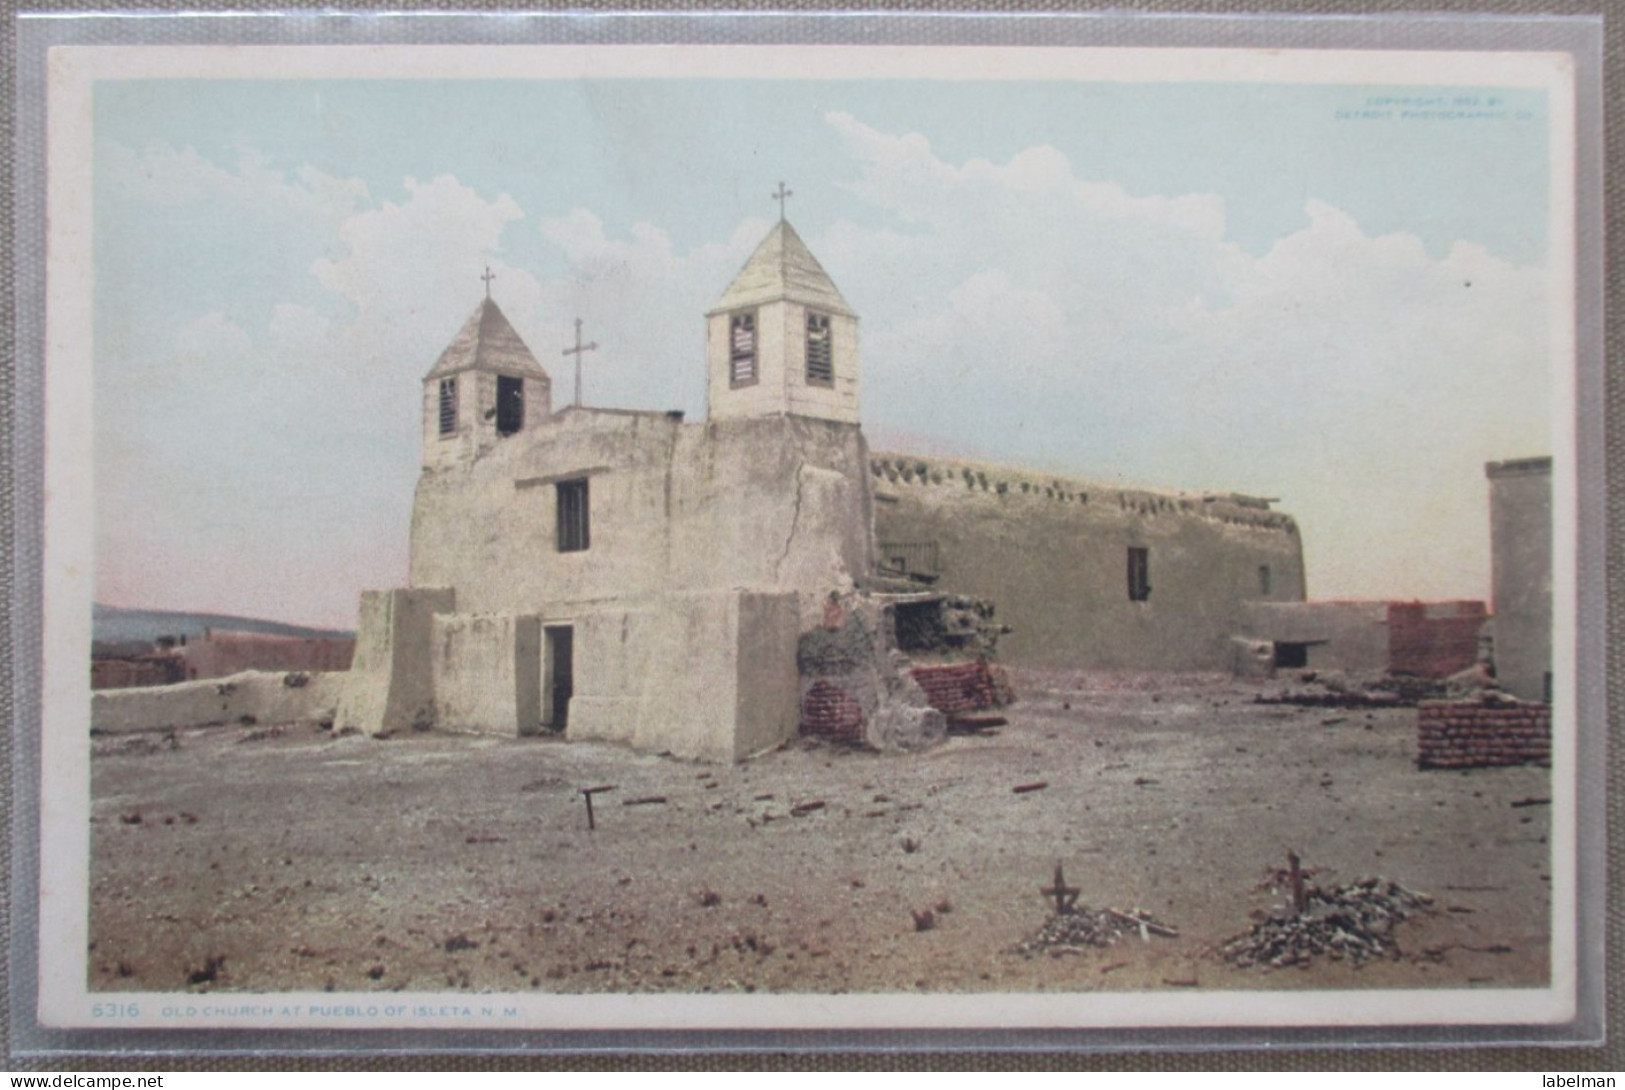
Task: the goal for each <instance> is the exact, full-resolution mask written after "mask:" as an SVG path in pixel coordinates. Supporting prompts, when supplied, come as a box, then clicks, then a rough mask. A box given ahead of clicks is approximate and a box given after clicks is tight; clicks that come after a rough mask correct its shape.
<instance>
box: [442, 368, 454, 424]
mask: <svg viewBox="0 0 1625 1090" xmlns="http://www.w3.org/2000/svg"><path fill="white" fill-rule="evenodd" d="M456 431H457V376H456V375H453V376H452V377H451V378H443V379H441V380H440V434H441V435H451V434H453V433H454V432H456Z"/></svg>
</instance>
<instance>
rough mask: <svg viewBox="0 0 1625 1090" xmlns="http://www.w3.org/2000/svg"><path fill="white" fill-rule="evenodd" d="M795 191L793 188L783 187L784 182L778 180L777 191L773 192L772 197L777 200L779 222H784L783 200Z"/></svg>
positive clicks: (793, 194)
mask: <svg viewBox="0 0 1625 1090" xmlns="http://www.w3.org/2000/svg"><path fill="white" fill-rule="evenodd" d="M795 192H796V191H795V190H793V189H786V188H784V183H783V182H780V183H779V188H778V191H777V192H775V193H774V194H773V199H774V200H776V201H778V202H779V222H780V223H783V222H784V202H785V201H786V200H788V199H789V198H791V197H793V196H795Z"/></svg>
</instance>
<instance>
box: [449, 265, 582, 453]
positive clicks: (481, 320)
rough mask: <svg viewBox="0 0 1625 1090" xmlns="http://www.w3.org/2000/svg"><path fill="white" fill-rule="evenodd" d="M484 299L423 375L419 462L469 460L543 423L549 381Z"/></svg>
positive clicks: (487, 295) (492, 302) (549, 394)
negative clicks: (420, 456) (421, 456)
mask: <svg viewBox="0 0 1625 1090" xmlns="http://www.w3.org/2000/svg"><path fill="white" fill-rule="evenodd" d="M481 279H483V280H484V281H485V298H484V299H482V300H480V305H479V306H477V307H475V308H474V313H473V314H471V315H469V318H468V321H466V322H464V323H463V328H462V329H460V330H458V331H457V336H455V337H453V338H452V341H451V344H449V345H447V346H446V350H445V351H444V352H442V353H441V354H440V358H439V359H438V360H436V361H435V365H434V366H433V367H432V368H430V369H429V373H428V374H427V375H425V376H424V377H423V465H424V468H426V469H431V468H438V467H441V466H447V465H454V464H457V463H459V462H465V461H471V460H473V459H475V458H478V457H479V456H480V455H482V454H485V453H487V452H488V451H490V450H492V449H494V448H495V447H496V445H497V444H498V443H500V442H502V441H503V440H506V439H509V438H512V437H514V436H517V435H521V434H523V433H525V432H527V431H529V430H531V429H532V428H535V427H537V426H538V425H541V424H544V423H545V422H546V421H547V419H548V417H549V416H550V415H551V414H552V411H553V390H552V387H553V382H552V379H550V378H549V377H548V374H547V371H546V370H544V369H543V367H542V365H541V364H539V363H537V362H536V357H535V356H533V355H531V351H530V349H529V348H528V347H526V345H525V342H524V341H523V340H522V339H520V336H519V334H518V333H517V332H515V331H514V328H513V326H512V325H511V324H509V322H508V319H507V316H506V315H504V314H503V313H502V310H501V308H499V307H498V306H497V304H496V301H495V300H494V299H492V298H491V281H492V280H494V279H495V275H494V274H493V273H492V272H491V270H490V269H486V270H485V276H483V277H481Z"/></svg>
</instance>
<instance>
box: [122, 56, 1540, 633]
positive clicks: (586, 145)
mask: <svg viewBox="0 0 1625 1090" xmlns="http://www.w3.org/2000/svg"><path fill="white" fill-rule="evenodd" d="M1396 96H1411V97H1416V98H1425V99H1427V100H1429V101H1430V102H1433V101H1440V100H1442V101H1443V102H1444V103H1445V104H1446V106H1448V107H1450V108H1457V107H1459V108H1461V109H1465V110H1469V111H1481V112H1482V113H1483V114H1486V115H1488V116H1478V117H1474V118H1472V119H1465V118H1461V117H1460V116H1459V115H1457V117H1456V119H1454V120H1451V119H1442V118H1437V117H1430V118H1421V117H1416V116H1414V110H1415V109H1420V108H1423V107H1413V108H1412V109H1413V116H1412V117H1410V118H1407V117H1405V116H1403V114H1404V108H1394V107H1392V106H1384V107H1382V109H1386V110H1388V114H1387V115H1386V116H1382V117H1376V118H1372V117H1360V116H1359V113H1360V111H1362V110H1368V109H1371V108H1373V106H1372V103H1373V101H1374V100H1381V99H1385V98H1393V97H1396ZM95 153H96V164H95V178H96V194H95V224H94V239H95V276H96V287H95V305H96V310H95V315H96V317H95V321H96V328H95V344H96V349H95V359H96V381H97V396H98V403H97V410H96V442H97V488H98V493H97V504H98V536H97V548H98V585H97V596H98V599H99V600H103V601H109V602H113V603H115V604H122V605H144V606H150V607H158V608H193V609H210V610H221V611H235V612H248V613H254V614H258V615H264V616H271V617H276V618H279V619H286V620H293V621H303V622H309V623H336V624H350V623H353V617H354V602H355V593H356V591H357V590H359V589H361V587H363V586H387V585H394V584H399V583H401V582H402V581H403V580H404V578H405V553H406V535H407V520H408V517H409V511H410V501H411V490H412V485H413V481H414V479H415V476H416V472H417V467H418V456H417V455H418V452H417V443H418V419H417V414H418V411H419V408H418V405H419V402H418V396H419V389H418V383H419V380H420V379H421V377H422V375H423V373H424V372H425V371H426V370H427V369H428V367H429V366H430V364H431V363H432V362H433V360H434V359H435V357H436V356H437V355H438V353H439V352H440V350H441V348H442V347H444V344H445V342H446V341H447V340H449V338H450V337H451V336H452V334H453V333H454V332H455V331H456V329H457V327H458V326H459V325H460V324H461V322H462V320H463V319H464V318H465V317H466V316H467V314H468V312H469V311H470V310H471V309H472V308H473V307H474V305H475V304H476V303H477V301H478V299H479V297H480V294H481V291H482V289H481V285H480V282H479V280H478V276H479V273H480V271H481V269H482V268H483V267H484V266H485V265H486V264H490V265H491V267H492V268H493V269H494V270H495V271H496V273H497V277H498V279H497V281H496V283H495V285H494V294H495V296H496V298H497V299H498V301H499V302H500V303H501V304H502V306H503V307H504V310H505V311H506V312H507V313H508V314H509V316H510V318H511V319H513V321H514V323H515V325H516V327H517V328H518V329H519V331H520V333H521V334H522V335H524V336H525V337H526V339H527V341H529V342H530V343H531V346H532V348H533V350H534V351H535V353H536V355H537V357H538V358H539V359H540V360H541V361H542V362H543V364H544V365H545V366H548V367H549V368H550V369H552V370H553V371H554V373H555V375H556V376H558V377H559V378H560V379H561V380H562V379H564V377H565V376H564V374H563V368H562V367H558V366H555V362H554V361H555V360H557V359H558V358H559V356H558V350H559V349H560V348H562V346H563V345H564V344H565V343H567V342H568V340H569V329H570V326H571V322H572V319H573V318H575V317H576V316H578V315H579V316H581V317H582V318H584V319H585V320H586V321H587V326H588V328H587V335H588V336H589V337H591V338H592V339H594V340H596V341H598V342H599V344H600V345H602V346H603V347H602V349H601V351H600V352H599V353H597V354H596V355H595V356H594V357H592V358H590V359H589V363H588V372H587V400H588V401H589V403H594V404H606V405H627V406H633V407H654V408H683V409H686V410H688V411H689V412H690V413H691V414H692V415H693V416H698V415H700V414H701V413H703V409H704V403H703V357H702V346H703V326H702V322H701V314H702V313H703V312H704V310H705V309H706V307H707V306H708V305H709V303H710V302H711V301H712V300H713V299H715V297H716V296H717V295H719V294H720V293H721V291H722V289H723V288H724V287H725V286H726V284H727V282H728V281H729V279H730V278H731V276H732V274H733V272H734V271H735V270H737V268H738V266H739V263H740V262H742V261H743V260H744V258H745V257H746V256H747V255H748V253H749V251H750V250H751V249H752V248H753V247H754V245H755V243H756V242H757V241H758V240H759V239H760V237H761V235H762V234H763V233H764V232H765V231H766V229H767V228H768V226H769V225H770V223H771V221H772V219H773V218H774V217H775V215H776V208H775V205H774V204H773V202H772V201H771V200H770V199H769V193H770V192H771V191H772V189H773V186H774V185H775V184H776V183H777V182H778V181H779V180H780V179H781V178H782V179H784V180H785V181H786V182H788V184H789V185H790V186H791V188H792V189H793V190H794V191H795V196H794V197H793V198H792V199H791V201H790V218H791V219H792V220H793V222H794V223H795V224H796V226H797V228H798V230H799V231H800V232H801V234H802V235H803V236H804V237H805V238H806V239H807V241H808V243H809V244H810V245H811V246H812V248H813V250H814V252H815V253H817V254H818V255H819V257H820V258H821V260H822V261H823V263H824V265H825V266H826V268H827V269H828V270H829V272H830V273H831V275H832V276H833V277H834V279H835V280H836V282H837V284H839V285H840V287H841V289H842V291H843V293H844V294H845V296H846V297H847V299H848V301H849V302H851V304H852V305H853V306H854V308H855V309H856V310H857V311H858V312H859V314H860V316H861V317H862V321H863V325H862V336H863V356H864V367H865V387H864V395H863V397H864V402H863V413H864V420H865V426H866V429H867V430H868V431H869V432H870V434H871V441H872V442H873V443H876V444H877V445H889V444H897V443H910V444H915V445H919V446H922V447H925V448H929V449H936V450H943V451H947V452H954V453H966V454H973V455H976V456H980V457H984V458H988V459H990V460H995V461H1003V462H1007V463H1016V464H1031V463H1037V464H1042V465H1044V466H1047V467H1053V468H1056V469H1063V470H1071V471H1074V472H1077V473H1079V474H1082V475H1086V476H1089V477H1091V478H1094V479H1097V480H1103V481H1107V482H1113V481H1124V482H1129V483H1139V484H1152V485H1163V486H1168V487H1176V488H1192V489H1197V488H1227V489H1228V488H1233V489H1237V490H1243V491H1252V492H1256V493H1261V494H1265V495H1269V496H1277V497H1280V498H1281V500H1282V507H1283V509H1285V510H1288V511H1290V512H1292V513H1293V514H1294V515H1296V516H1297V517H1298V519H1299V521H1300V524H1301V525H1302V527H1303V531H1304V536H1305V545H1306V550H1307V553H1308V562H1309V571H1310V590H1311V593H1312V594H1313V595H1315V596H1317V597H1331V596H1338V597H1411V596H1418V597H1451V596H1470V597H1484V596H1486V595H1487V591H1488V588H1487V570H1488V569H1487V551H1488V540H1487V538H1488V532H1487V510H1486V507H1485V482H1484V479H1483V470H1482V465H1483V462H1484V461H1486V460H1489V459H1499V458H1506V457H1518V456H1524V455H1529V454H1536V453H1547V452H1549V450H1550V445H1551V442H1552V439H1551V437H1550V434H1549V418H1550V394H1549V390H1550V384H1551V364H1550V361H1549V360H1548V359H1547V344H1548V337H1547V334H1548V331H1547V322H1548V314H1549V308H1548V303H1547V299H1546V293H1547V290H1548V281H1549V271H1548V269H1547V267H1546V261H1547V247H1548V242H1549V240H1548V238H1547V233H1546V232H1547V207H1548V203H1547V202H1548V198H1549V193H1548V191H1547V173H1548V153H1547V132H1546V103H1545V101H1544V97H1543V94H1542V93H1541V92H1538V91H1517V90H1498V89H1494V88H1440V87H1428V88H1410V89H1407V88H1394V87H1365V86H1361V87H1352V86H1351V87H1341V86H1305V85H1280V84H1156V83H1132V84H1131V83H1089V82H1064V83H1063V82H1043V83H1039V82H1032V83H1023V82H996V83H983V82H965V81H951V80H937V81H900V80H894V81H884V82H880V81H829V82H820V81H810V80H809V81H803V80H773V81H748V82H747V81H728V80H698V79H695V80H666V81H640V80H633V79H614V80H609V79H606V80H591V81H485V82H461V83H458V82H431V81H363V80H348V81H346V80H286V81H270V80H266V81H249V80H243V81H213V82H203V81H197V80H163V81H121V82H103V83H101V84H99V85H98V87H97V91H96V98H95ZM564 385H565V384H564V383H563V382H561V383H560V388H561V389H563V388H564Z"/></svg>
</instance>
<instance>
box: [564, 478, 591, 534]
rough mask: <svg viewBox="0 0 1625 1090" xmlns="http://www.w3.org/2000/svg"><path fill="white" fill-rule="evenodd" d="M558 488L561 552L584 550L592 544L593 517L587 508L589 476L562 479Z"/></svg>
mask: <svg viewBox="0 0 1625 1090" xmlns="http://www.w3.org/2000/svg"><path fill="white" fill-rule="evenodd" d="M557 489H558V507H559V532H558V543H559V552H561V553H579V552H584V551H586V549H587V548H588V547H589V546H590V545H591V544H592V533H591V526H590V521H591V518H590V515H589V512H588V509H587V478H585V477H582V478H580V479H578V480H574V481H560V482H559V483H558V485H557Z"/></svg>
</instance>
